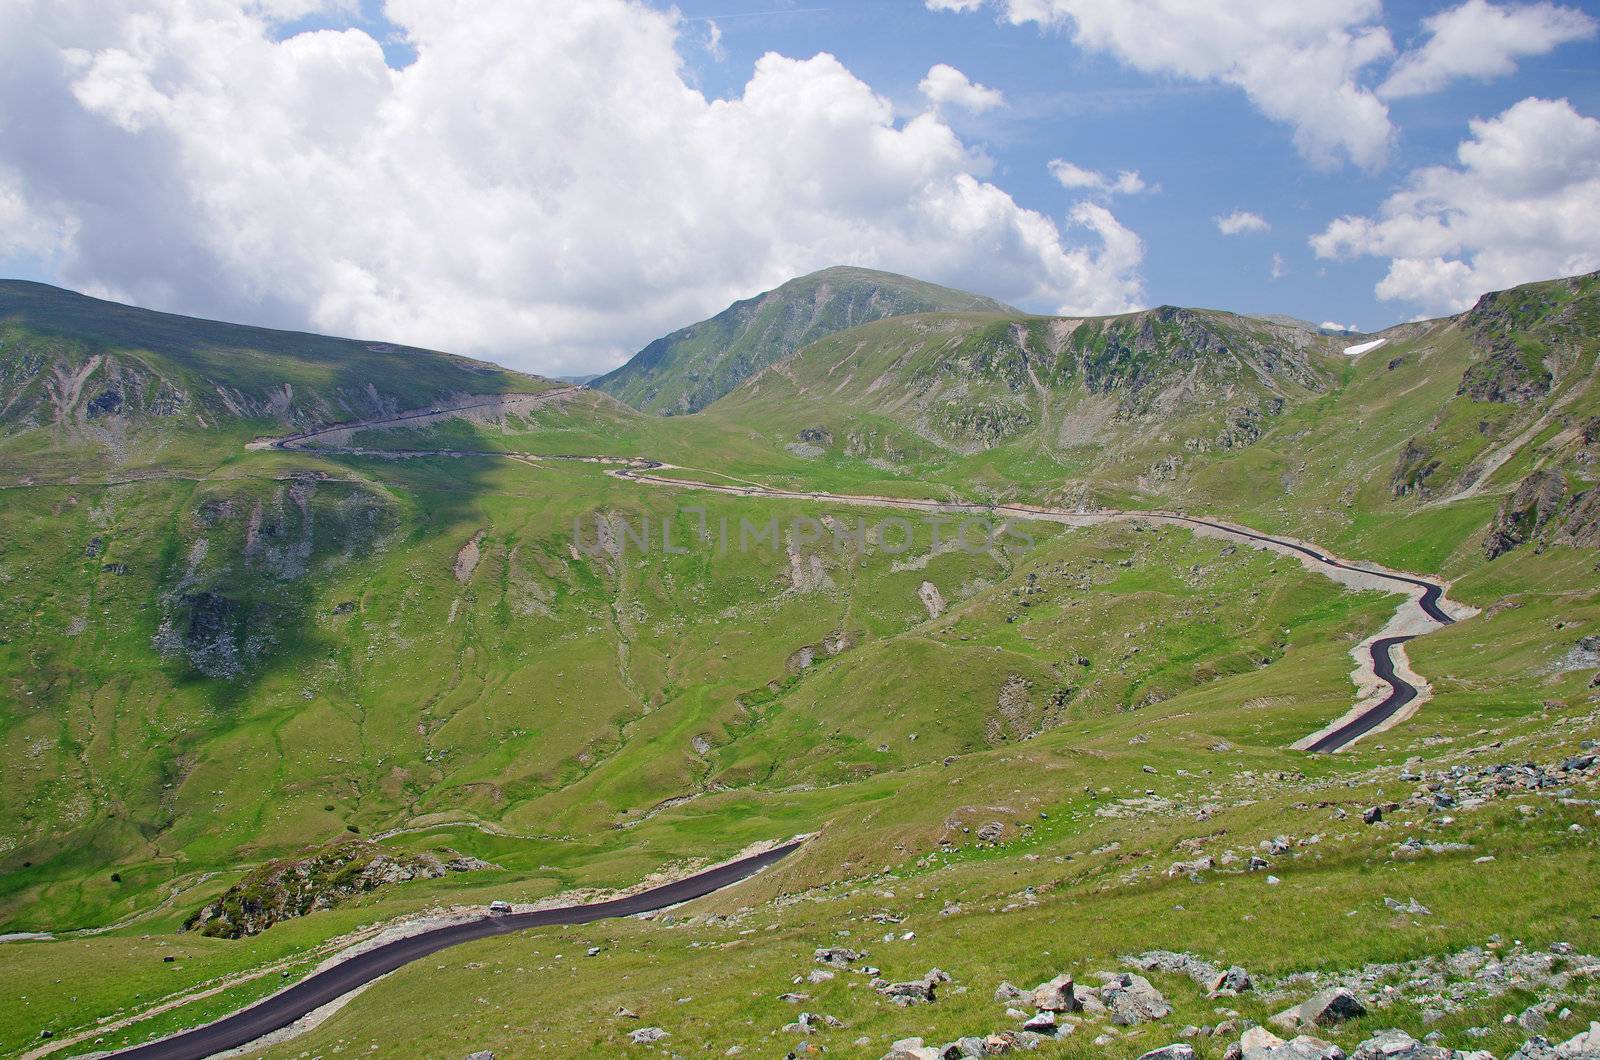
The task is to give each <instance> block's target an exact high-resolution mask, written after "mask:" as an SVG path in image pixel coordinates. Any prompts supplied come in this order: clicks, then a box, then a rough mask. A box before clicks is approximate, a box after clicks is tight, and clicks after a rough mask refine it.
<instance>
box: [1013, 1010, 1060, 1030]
mask: <svg viewBox="0 0 1600 1060" xmlns="http://www.w3.org/2000/svg"><path fill="white" fill-rule="evenodd" d="M1022 1029H1023V1030H1025V1031H1029V1032H1031V1033H1033V1034H1047V1035H1054V1034H1055V1033H1056V1030H1057V1029H1058V1024H1057V1021H1056V1014H1055V1013H1054V1012H1036V1013H1034V1014H1033V1015H1032V1016H1029V1017H1028V1021H1027V1022H1026V1023H1024V1024H1023V1025H1022Z"/></svg>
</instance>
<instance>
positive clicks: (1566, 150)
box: [1311, 98, 1600, 313]
mask: <svg viewBox="0 0 1600 1060" xmlns="http://www.w3.org/2000/svg"><path fill="white" fill-rule="evenodd" d="M1471 132H1472V135H1471V138H1469V139H1467V140H1464V141H1462V143H1461V144H1460V146H1459V147H1458V148H1457V149H1456V157H1457V159H1458V161H1459V162H1460V165H1459V166H1429V167H1427V168H1424V169H1419V170H1416V171H1415V172H1413V173H1412V174H1411V175H1410V177H1409V178H1408V179H1407V180H1406V182H1405V185H1404V186H1403V187H1402V188H1401V190H1399V191H1397V192H1395V193H1394V194H1393V195H1391V196H1389V198H1388V199H1386V200H1385V201H1384V202H1383V204H1382V206H1381V207H1380V208H1379V210H1378V213H1377V216H1375V217H1341V218H1339V219H1338V220H1336V221H1334V222H1333V223H1332V224H1330V225H1328V227H1327V228H1326V229H1325V230H1323V231H1322V232H1321V233H1320V234H1318V235H1316V236H1313V237H1312V239H1311V246H1312V248H1313V249H1314V250H1315V251H1316V253H1317V256H1318V257H1322V258H1352V257H1357V256H1362V255H1370V256H1374V257H1387V258H1388V259H1389V271H1388V274H1387V275H1386V276H1385V277H1384V278H1383V279H1382V280H1381V281H1380V282H1379V283H1378V285H1377V288H1376V291H1377V294H1378V297H1379V298H1384V299H1391V300H1397V301H1404V302H1407V303H1410V304H1411V305H1413V306H1416V307H1418V308H1420V309H1423V310H1425V311H1428V312H1436V313H1437V312H1453V311H1458V310H1461V309H1465V308H1466V307H1468V306H1469V305H1471V304H1472V302H1473V300H1474V299H1475V298H1477V296H1478V295H1480V294H1482V293H1483V292H1484V291H1490V290H1497V289H1501V288H1505V287H1511V286H1515V285H1516V284H1519V283H1526V282H1528V281H1530V280H1538V279H1546V278H1549V277H1553V276H1565V275H1572V274H1575V273H1581V272H1590V271H1593V270H1595V269H1600V121H1596V120H1595V119H1594V118H1590V117H1587V116H1585V115H1582V114H1579V113H1578V112H1577V111H1576V110H1574V109H1573V108H1572V105H1571V104H1570V103H1568V102H1567V101H1566V100H1564V99H1562V100H1546V99H1535V98H1529V99H1525V100H1523V101H1522V102H1520V103H1518V104H1516V105H1514V106H1512V107H1510V108H1509V109H1507V110H1506V111H1505V112H1504V113H1502V114H1500V115H1499V116H1497V117H1495V118H1491V119H1488V120H1482V119H1480V120H1476V121H1473V122H1472V123H1471Z"/></svg>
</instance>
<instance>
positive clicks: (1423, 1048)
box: [1350, 1030, 1491, 1060]
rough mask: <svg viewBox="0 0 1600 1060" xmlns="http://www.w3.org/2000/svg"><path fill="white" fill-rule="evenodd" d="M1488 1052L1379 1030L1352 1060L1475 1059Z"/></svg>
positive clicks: (1486, 1054) (1399, 1032)
mask: <svg viewBox="0 0 1600 1060" xmlns="http://www.w3.org/2000/svg"><path fill="white" fill-rule="evenodd" d="M1489 1055H1491V1054H1488V1053H1464V1052H1460V1051H1458V1050H1455V1049H1446V1048H1445V1047H1444V1046H1442V1045H1433V1044H1432V1043H1430V1042H1419V1041H1417V1040H1416V1039H1415V1038H1413V1037H1411V1035H1409V1034H1407V1033H1406V1032H1405V1031H1400V1030H1388V1031H1379V1032H1378V1033H1377V1034H1374V1035H1373V1036H1372V1037H1370V1038H1368V1039H1367V1040H1366V1041H1364V1042H1362V1043H1361V1044H1360V1045H1358V1046H1356V1051H1355V1052H1353V1053H1351V1054H1350V1060H1474V1058H1476V1057H1480V1056H1489Z"/></svg>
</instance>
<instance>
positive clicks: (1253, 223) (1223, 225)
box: [1214, 210, 1272, 236]
mask: <svg viewBox="0 0 1600 1060" xmlns="http://www.w3.org/2000/svg"><path fill="white" fill-rule="evenodd" d="M1214 220H1215V221H1216V222H1217V231H1219V232H1221V233H1222V234H1223V235H1225V236H1236V235H1239V234H1240V233H1242V232H1265V231H1267V230H1268V229H1270V228H1271V227H1272V226H1271V225H1270V224H1268V223H1267V219H1266V218H1265V217H1262V216H1261V215H1260V214H1258V213H1251V212H1250V211H1249V210H1235V211H1233V212H1232V213H1230V214H1224V215H1222V216H1221V217H1217V218H1214Z"/></svg>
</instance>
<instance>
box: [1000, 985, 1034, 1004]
mask: <svg viewBox="0 0 1600 1060" xmlns="http://www.w3.org/2000/svg"><path fill="white" fill-rule="evenodd" d="M994 999H995V1000H996V1001H999V1002H1001V1003H1003V1004H1008V1005H1009V1004H1010V1003H1011V1002H1013V1001H1026V1000H1027V999H1028V992H1027V991H1026V990H1024V989H1022V988H1021V987H1020V986H1013V985H1012V984H1010V983H1001V984H1000V985H999V986H997V987H995V988H994Z"/></svg>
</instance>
